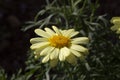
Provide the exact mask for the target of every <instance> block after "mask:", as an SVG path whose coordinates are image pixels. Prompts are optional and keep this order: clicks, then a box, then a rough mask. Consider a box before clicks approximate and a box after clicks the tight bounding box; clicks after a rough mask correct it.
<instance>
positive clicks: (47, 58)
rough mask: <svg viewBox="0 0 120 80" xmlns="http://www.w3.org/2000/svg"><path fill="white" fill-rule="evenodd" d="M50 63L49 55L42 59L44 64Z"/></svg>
mask: <svg viewBox="0 0 120 80" xmlns="http://www.w3.org/2000/svg"><path fill="white" fill-rule="evenodd" d="M48 61H49V54H48V55H46V56H45V57H44V58H43V59H42V63H46V62H48Z"/></svg>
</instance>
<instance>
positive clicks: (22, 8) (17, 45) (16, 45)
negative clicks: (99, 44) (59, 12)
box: [0, 0, 120, 74]
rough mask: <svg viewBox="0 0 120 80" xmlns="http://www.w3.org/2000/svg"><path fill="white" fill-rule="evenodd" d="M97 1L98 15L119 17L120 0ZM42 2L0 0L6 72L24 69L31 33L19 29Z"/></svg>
mask: <svg viewBox="0 0 120 80" xmlns="http://www.w3.org/2000/svg"><path fill="white" fill-rule="evenodd" d="M93 2H94V0H93ZM99 3H100V7H99V8H98V10H97V12H96V13H97V15H103V14H106V15H107V18H108V19H111V17H113V16H120V5H119V4H120V0H99ZM45 4H46V2H45V0H0V66H1V67H3V68H4V69H5V71H6V72H7V73H8V74H12V73H14V72H17V71H18V69H19V68H23V69H24V68H25V66H26V65H25V61H26V60H27V51H28V50H29V46H30V43H29V39H30V38H31V37H33V36H34V32H33V30H31V29H30V30H28V31H26V32H24V31H22V30H21V28H22V26H24V25H25V24H24V23H25V22H26V21H32V20H33V19H34V17H35V15H36V14H37V12H38V11H40V10H41V9H42V8H43V6H44V5H45Z"/></svg>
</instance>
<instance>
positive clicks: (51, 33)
mask: <svg viewBox="0 0 120 80" xmlns="http://www.w3.org/2000/svg"><path fill="white" fill-rule="evenodd" d="M45 30H46V32H47V33H48V34H49V35H50V36H53V35H55V32H54V31H53V30H51V29H50V28H45Z"/></svg>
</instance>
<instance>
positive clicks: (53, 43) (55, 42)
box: [30, 26, 89, 66]
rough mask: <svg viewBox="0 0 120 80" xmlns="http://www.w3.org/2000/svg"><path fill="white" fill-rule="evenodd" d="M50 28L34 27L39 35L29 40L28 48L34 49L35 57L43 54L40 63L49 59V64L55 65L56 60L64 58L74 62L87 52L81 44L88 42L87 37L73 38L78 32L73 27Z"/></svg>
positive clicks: (63, 59)
mask: <svg viewBox="0 0 120 80" xmlns="http://www.w3.org/2000/svg"><path fill="white" fill-rule="evenodd" d="M52 29H53V30H52ZM52 29H50V28H45V31H44V30H42V29H35V33H36V34H37V35H38V36H40V37H37V38H32V39H31V40H30V42H31V43H32V45H31V47H30V48H31V49H33V50H34V54H35V58H39V57H40V56H43V59H42V63H46V62H48V61H50V64H51V66H55V65H56V64H57V62H58V61H65V60H66V61H68V62H69V63H71V64H76V63H77V57H78V58H83V57H84V56H85V55H86V54H88V49H87V48H85V47H83V46H81V44H87V43H88V42H89V39H88V38H87V37H77V38H73V37H74V36H76V35H77V34H78V33H79V32H77V31H75V30H74V29H68V30H60V29H58V28H57V27H56V26H52Z"/></svg>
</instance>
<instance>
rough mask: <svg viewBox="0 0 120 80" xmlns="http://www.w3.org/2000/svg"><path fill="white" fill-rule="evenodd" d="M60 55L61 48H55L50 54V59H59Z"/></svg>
mask: <svg viewBox="0 0 120 80" xmlns="http://www.w3.org/2000/svg"><path fill="white" fill-rule="evenodd" d="M58 55H59V49H58V48H55V49H54V50H53V51H52V52H51V54H50V59H51V60H53V59H57V58H58Z"/></svg>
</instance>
